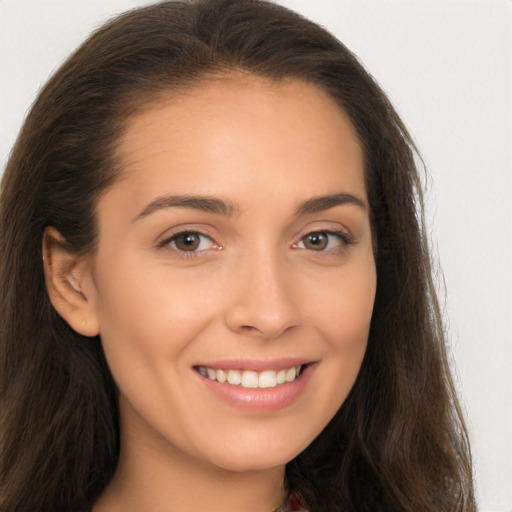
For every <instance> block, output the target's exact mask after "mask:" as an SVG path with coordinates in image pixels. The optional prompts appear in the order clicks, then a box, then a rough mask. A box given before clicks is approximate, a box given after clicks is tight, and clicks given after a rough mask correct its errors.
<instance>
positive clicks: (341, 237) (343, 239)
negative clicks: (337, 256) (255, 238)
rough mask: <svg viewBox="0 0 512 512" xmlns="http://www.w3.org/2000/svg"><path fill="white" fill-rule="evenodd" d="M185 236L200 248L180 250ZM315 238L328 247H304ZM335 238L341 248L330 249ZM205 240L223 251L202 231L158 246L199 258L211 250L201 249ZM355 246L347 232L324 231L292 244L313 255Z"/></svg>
mask: <svg viewBox="0 0 512 512" xmlns="http://www.w3.org/2000/svg"><path fill="white" fill-rule="evenodd" d="M185 235H189V236H192V237H198V238H199V246H198V247H196V248H194V249H193V250H190V251H187V250H183V249H180V248H179V247H178V246H177V245H176V242H177V240H178V239H179V238H180V237H183V236H185ZM314 236H320V237H322V236H326V237H327V247H326V248H321V249H320V250H315V249H308V247H306V246H305V245H304V240H306V239H307V238H308V237H310V238H312V237H314ZM333 238H334V239H337V240H338V241H339V242H340V244H339V246H336V247H329V245H332V239H333ZM205 239H207V240H209V241H210V242H211V244H213V246H214V247H213V248H215V249H222V246H221V245H218V244H217V243H216V242H215V241H214V240H213V239H212V238H211V237H210V236H209V235H206V234H205V233H201V232H200V231H194V230H185V231H180V232H179V233H175V234H173V235H172V236H170V237H168V238H166V239H165V240H163V241H162V242H160V243H159V244H158V247H159V248H164V247H170V248H171V250H172V251H174V252H175V253H177V254H179V255H180V256H181V257H185V258H191V257H198V256H199V255H200V254H201V253H202V252H204V251H206V250H208V249H209V248H206V249H205V248H201V245H202V244H204V240H205ZM301 244H302V247H301V246H300V245H301ZM353 244H354V240H353V238H352V237H351V236H350V235H348V234H347V233H345V232H342V231H332V230H327V229H322V230H316V231H310V232H309V233H307V234H306V235H304V236H303V237H301V239H300V241H299V242H297V243H295V244H292V247H293V248H294V249H301V250H306V251H307V250H309V251H311V252H313V253H315V252H318V253H326V252H329V253H332V252H335V251H340V250H343V249H344V248H346V247H348V246H350V245H353Z"/></svg>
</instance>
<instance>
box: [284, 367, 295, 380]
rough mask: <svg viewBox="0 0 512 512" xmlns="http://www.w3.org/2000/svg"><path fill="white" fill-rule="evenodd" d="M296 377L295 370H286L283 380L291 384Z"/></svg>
mask: <svg viewBox="0 0 512 512" xmlns="http://www.w3.org/2000/svg"><path fill="white" fill-rule="evenodd" d="M296 376H297V372H296V371H295V368H289V369H288V370H286V375H285V380H286V382H292V381H294V380H295V377H296Z"/></svg>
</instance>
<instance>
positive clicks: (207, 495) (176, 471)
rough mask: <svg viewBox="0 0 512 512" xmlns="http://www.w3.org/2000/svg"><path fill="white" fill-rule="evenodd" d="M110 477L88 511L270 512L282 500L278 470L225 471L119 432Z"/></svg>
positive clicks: (134, 433)
mask: <svg viewBox="0 0 512 512" xmlns="http://www.w3.org/2000/svg"><path fill="white" fill-rule="evenodd" d="M121 439H122V440H121V451H120V458H119V463H118V467H117V469H116V473H115V475H114V477H113V479H112V481H111V483H110V484H109V485H108V486H107V488H106V489H105V491H104V493H103V494H102V495H101V497H100V499H99V500H98V501H97V503H96V504H95V506H94V509H93V510H94V512H121V511H122V512H140V511H141V510H144V511H145V512H164V511H169V510H172V511H173V512H197V511H198V510H208V511H209V512H232V511H236V512H273V511H275V510H276V509H277V508H278V507H279V506H280V504H281V501H282V499H283V495H284V491H283V479H284V466H279V467H276V468H270V469H265V470H257V471H244V472H238V471H236V472H235V471H229V470H226V469H223V468H219V467H217V466H215V465H214V464H211V463H209V462H205V461H201V460H197V459H195V458H192V457H190V456H189V455H188V454H185V453H183V452H182V451H180V450H178V449H176V448H175V447H174V446H171V445H170V443H168V442H167V441H166V440H162V439H161V438H160V439H153V440H152V441H151V440H148V439H147V438H146V439H145V440H144V442H141V432H140V430H139V429H130V430H128V431H127V430H126V429H125V430H123V429H122V436H121Z"/></svg>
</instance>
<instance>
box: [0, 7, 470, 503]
mask: <svg viewBox="0 0 512 512" xmlns="http://www.w3.org/2000/svg"><path fill="white" fill-rule="evenodd" d="M413 151H414V146H413V143H412V141H411V139H410V137H409V135H408V133H407V130H406V129H405V127H404V126H403V124H402V122H401V121H400V119H399V118H398V116H397V115H396V113H395V111H394V110H393V108H392V106H391V105H390V103H389V101H388V100H387V99H386V97H385V95H384V94H383V93H382V91H381V90H380V89H379V87H378V86H377V85H376V84H375V83H374V82H373V80H372V79H371V78H370V77H369V76H368V74H367V73H366V72H365V71H364V70H363V68H362V67H361V66H360V65H359V63H358V62H357V60H356V59H355V57H354V56H353V55H352V54H351V53H350V52H349V51H348V50H347V49H346V48H345V47H344V46H343V45H342V44H341V43H340V42H339V41H337V40H335V39H334V38H333V37H332V36H331V35H329V34H328V33H327V32H325V31H324V30H323V29H321V28H319V27H318V26H316V25H314V24H313V23H311V22H309V21H307V20H304V19H302V18H301V17H299V16H298V15H296V14H294V13H291V12H290V11H287V10H285V9H283V8H281V7H277V6H275V5H273V4H270V3H267V2H265V3H263V2H258V1H251V0H242V1H234V0H215V1H200V2H194V3H180V2H164V3H160V4H156V5H154V6H151V7H148V8H144V9H140V10H137V11H133V12H130V13H127V14H126V15H124V16H121V17H119V18H118V19H116V20H113V21H112V22H111V23H109V24H107V25H106V26H105V27H103V28H101V29H100V30H99V31H98V32H97V33H95V34H94V35H93V36H92V37H91V38H90V39H89V40H88V41H86V42H85V43H84V44H83V45H82V47H81V48H79V50H78V51H77V52H76V53H75V54H74V55H73V56H71V57H70V58H69V60H68V61H67V62H66V63H65V64H64V65H63V67H62V68H61V69H60V70H59V71H58V72H57V73H56V75H55V76H54V77H53V78H52V79H51V80H50V82H49V83H48V85H47V86H46V87H45V89H44V90H43V91H42V93H41V95H40V97H39V99H38V101H37V102H36V104H35V105H34V107H33V109H32V112H31V113H30V115H29V116H28V118H27V121H26V123H25V126H24V128H23V130H22V132H21V134H20V137H19V139H18V142H17V144H16V146H15V149H14V151H13V153H12V156H11V159H10V162H9V164H8V167H7V170H6V173H5V176H4V179H3V182H2V199H1V201H2V202H1V210H0V226H1V228H0V230H1V231H0V233H1V237H2V239H1V247H2V251H3V252H2V258H1V263H0V265H1V267H0V268H1V271H0V279H1V281H0V286H1V288H2V289H3V290H9V293H8V294H4V296H3V297H2V299H1V300H2V302H1V311H2V313H1V318H2V320H1V324H0V325H1V331H0V332H1V338H0V339H1V343H2V353H3V354H4V358H3V368H2V387H1V392H2V410H3V411H4V414H3V418H2V422H3V424H2V432H3V439H2V478H1V482H2V493H1V499H2V501H1V502H0V506H1V509H2V510H5V511H14V510H17V511H18V510H23V511H25V510H26V511H29V510H30V511H33V510H76V511H79V510H94V511H95V512H102V511H116V510H123V511H130V510H155V511H156V510H177V511H188V510H202V509H204V508H207V507H208V509H209V510H214V511H216V510H237V511H267V510H268V511H271V510H276V509H277V508H279V509H280V510H283V511H284V510H294V509H300V508H302V509H305V510H310V511H314V512H316V511H334V510H340V511H345V510H355V511H360V510H372V511H375V510H385V511H389V510H406V511H413V510H414V511H418V510H425V511H434V510H436V511H438V510H459V511H462V510H464V511H470V510H474V498H473V489H472V480H471V464H470V456H469V448H468V445H467V437H466V432H465V428H464V424H463V421H462V418H461V415H460V410H459V407H458V405H457V399H456V396H455V393H454V390H453V384H452V381H451V377H450V373H449V370H448V365H447V361H446V354H445V347H444V339H443V330H442V325H441V321H440V314H439V308H438V304H437V300H436V296H435V292H434V288H433V284H432V277H431V270H430V265H429V255H428V248H427V244H426V241H425V238H424V236H423V231H422V202H421V190H420V188H419V179H418V175H417V172H416V169H415V166H414V158H413Z"/></svg>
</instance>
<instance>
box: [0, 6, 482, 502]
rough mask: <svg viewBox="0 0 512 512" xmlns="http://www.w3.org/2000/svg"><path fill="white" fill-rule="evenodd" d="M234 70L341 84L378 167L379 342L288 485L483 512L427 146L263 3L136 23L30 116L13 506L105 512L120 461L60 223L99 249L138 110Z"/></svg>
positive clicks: (108, 395)
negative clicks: (72, 316) (69, 293)
mask: <svg viewBox="0 0 512 512" xmlns="http://www.w3.org/2000/svg"><path fill="white" fill-rule="evenodd" d="M233 69H238V70H244V71H248V72H251V73H253V74H256V75H260V76H264V77H267V78H270V79H272V80H276V81H279V80H281V79H283V78H297V79H300V80H304V81H307V82H309V83H312V84H314V85H316V86H318V87H320V88H322V89H324V90H325V91H326V92H327V93H328V94H329V95H331V97H333V98H334V99H335V100H336V101H337V102H338V104H339V105H340V107H341V108H342V109H343V110H344V111H345V112H346V113H347V114H348V116H349V118H350V120H351V122H352V123H353V125H354V127H355V128H356V130H357V133H358V135H359V139H360V141H361V144H362V147H363V149H364V154H365V160H366V180H367V191H368V197H369V202H370V206H371V221H372V228H373V232H374V237H375V254H376V264H377V275H378V285H377V293H376V301H375V308H374V313H373V317H372V324H371V329H370V336H369V341H368V348H367V352H366V355H365V359H364V361H363V364H362V367H361V370H360V373H359V376H358V378H357V381H356V383H355V385H354V388H353V389H352V391H351V393H350V395H349V397H348V398H347V400H346V401H345V403H344V404H343V405H342V407H341V409H340V410H339V412H338V413H337V414H336V416H335V417H334V419H333V420H332V421H331V422H330V423H329V425H327V427H326V428H325V430H324V431H323V432H322V433H321V434H320V435H319V436H318V438H317V439H315V440H314V441H313V442H312V444H311V445H310V446H309V447H308V448H307V449H306V450H305V451H304V452H303V453H302V454H300V455H299V456H298V457H297V458H296V459H294V460H293V461H291V462H290V463H289V464H288V465H287V469H286V482H285V483H286V486H287V488H289V489H293V490H294V491H295V492H296V493H297V494H298V495H299V496H300V498H301V499H302V500H303V501H304V502H305V503H306V504H307V505H308V506H309V508H310V509H311V510H312V511H313V512H322V511H323V512H334V511H358V512H362V511H372V512H376V511H386V512H389V511H409V512H413V511H414V512H420V511H425V512H427V511H429V512H430V511H431V512H434V511H435V512H439V511H440V510H446V511H447V510H450V511H459V512H461V511H474V510H475V504H474V493H473V484H472V477H471V461H470V454H469V446H468V442H467V434H466V430H465V427H464V423H463V420H462V417H461V413H460V409H459V406H458V403H457V397H456V394H455V391H454V386H453V383H452V379H451V376H450V371H449V367H448V363H447V357H446V349H445V340H444V333H443V327H442V322H441V315H440V311H439V305H438V302H437V299H436V293H435V289H434V285H433V281H432V271H431V266H430V257H429V252H428V247H427V242H426V237H425V230H424V223H423V214H422V208H423V205H422V193H421V187H420V179H419V175H418V171H417V169H416V166H415V160H414V155H415V148H414V144H413V142H412V140H411V137H410V136H409V134H408V132H407V130H406V128H405V127H404V125H403V123H402V122H401V120H400V119H399V117H398V115H397V114H396V112H395V110H394V109H393V107H392V105H391V104H390V102H389V101H388V99H387V98H386V96H385V94H384V93H383V92H382V90H381V89H380V87H379V86H378V85H377V84H376V83H375V81H374V80H373V79H372V78H371V77H370V76H369V74H368V73H367V72H366V71H365V70H364V68H363V67H362V66H361V64H360V63H359V62H358V60H357V59H356V58H355V57H354V55H352V54H351V53H350V51H349V50H347V48H346V47H345V46H344V45H343V44H342V43H340V42H339V41H338V40H336V39H335V38H334V37H333V36H331V35H330V34H329V33H328V32H326V31H325V30H324V29H322V28H320V27H319V26H317V25H316V24H314V23H312V22H310V21H308V20H306V19H304V18H302V17H301V16H299V15H297V14H295V13H293V12H291V11H289V10H287V9H285V8H282V7H279V6H276V5H274V4H272V3H270V2H263V1H258V0H200V1H197V2H162V3H158V4H156V5H153V6H150V7H147V8H142V9H138V10H134V11H131V12H128V13H126V14H124V15H122V16H120V17H118V18H116V19H114V20H113V21H111V22H110V23H108V24H107V25H105V26H104V27H102V28H100V29H99V30H98V31H97V32H96V33H94V34H93V35H92V36H91V37H90V38H89V39H88V40H87V41H86V42H85V43H84V44H83V45H82V46H81V47H80V48H79V49H78V50H77V51H76V52H75V53H74V54H73V55H72V56H71V57H70V58H69V59H68V60H67V62H65V63H64V65H63V66H62V67H61V68H60V69H59V70H58V71H57V73H56V74H55V75H54V76H53V77H52V78H51V80H50V81H49V83H48V84H47V85H46V87H45V88H44V89H43V90H42V92H41V93H40V95H39V98H38V99H37V101H36V102H35V104H34V106H33V108H32V110H31V112H30V114H29V115H28V117H27V119H26V122H25V124H24V126H23V129H22V131H21V133H20V135H19V138H18V141H17V143H16V145H15V147H14V150H13V152H12V155H11V158H10V161H9V163H8V166H7V169H6V171H5V175H4V177H3V181H2V188H1V203H0V255H1V256H0V289H1V290H2V293H1V297H0V350H1V375H0V398H1V403H0V406H1V430H0V431H1V436H2V438H1V461H0V462H1V466H0V509H1V510H2V512H15V511H16V512H29V511H30V512H34V511H50V510H51V511H57V510H62V511H64V510H65V511H85V510H90V509H91V507H92V505H93V503H94V501H95V500H96V498H97V497H98V496H99V494H100V493H101V492H102V490H103V489H104V488H105V486H106V485H107V483H108V482H109V480H110V478H111V477H112V475H113V473H114V471H115V468H116V463H117V457H118V451H119V424H118V409H117V396H116V387H115V384H114V382H113V380H112V377H111V375H110V372H109V370H108V367H107V364H106V362H105V358H104V355H103V352H102V348H101V340H100V339H99V337H97V338H92V339H91V338H85V337H83V336H80V335H79V334H77V333H76V332H74V331H73V330H72V329H71V328H70V327H69V326H68V325H67V324H66V323H65V322H64V321H63V320H62V318H61V317H60V316H59V315H58V314H57V313H56V312H55V310H54V309H53V308H52V306H51V304H50V301H49V298H48V295H47V293H46V289H45V284H44V277H43V265H42V253H41V241H42V237H43V231H44V229H45V228H46V227H47V226H50V225H51V226H54V227H55V228H56V229H57V230H58V231H59V232H60V233H61V234H62V235H63V236H64V238H65V240H66V243H67V246H68V248H69V249H70V250H73V251H77V252H87V251H91V250H93V249H94V247H95V243H96V219H95V205H96V202H97V200H98V198H99V196H100V195H101V194H102V192H104V190H105V189H106V188H107V187H109V186H110V185H111V184H112V183H114V181H115V179H116V177H117V175H118V174H119V172H122V169H119V166H118V163H117V162H116V159H115V147H116V142H117V141H118V140H119V137H120V136H121V135H122V133H123V128H124V126H126V123H127V121H128V120H129V118H130V116H131V115H132V114H133V113H135V112H137V111H138V110H139V109H140V108H142V107H144V106H145V105H147V104H148V103H150V102H153V101H155V100H157V99H158V96H159V95H160V94H166V95H168V94H172V91H173V90H176V89H178V88H186V87H188V86H190V85H191V84H193V83H196V82H197V81H198V80H207V79H208V76H209V75H210V74H212V73H219V72H221V73H222V72H229V70H233Z"/></svg>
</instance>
